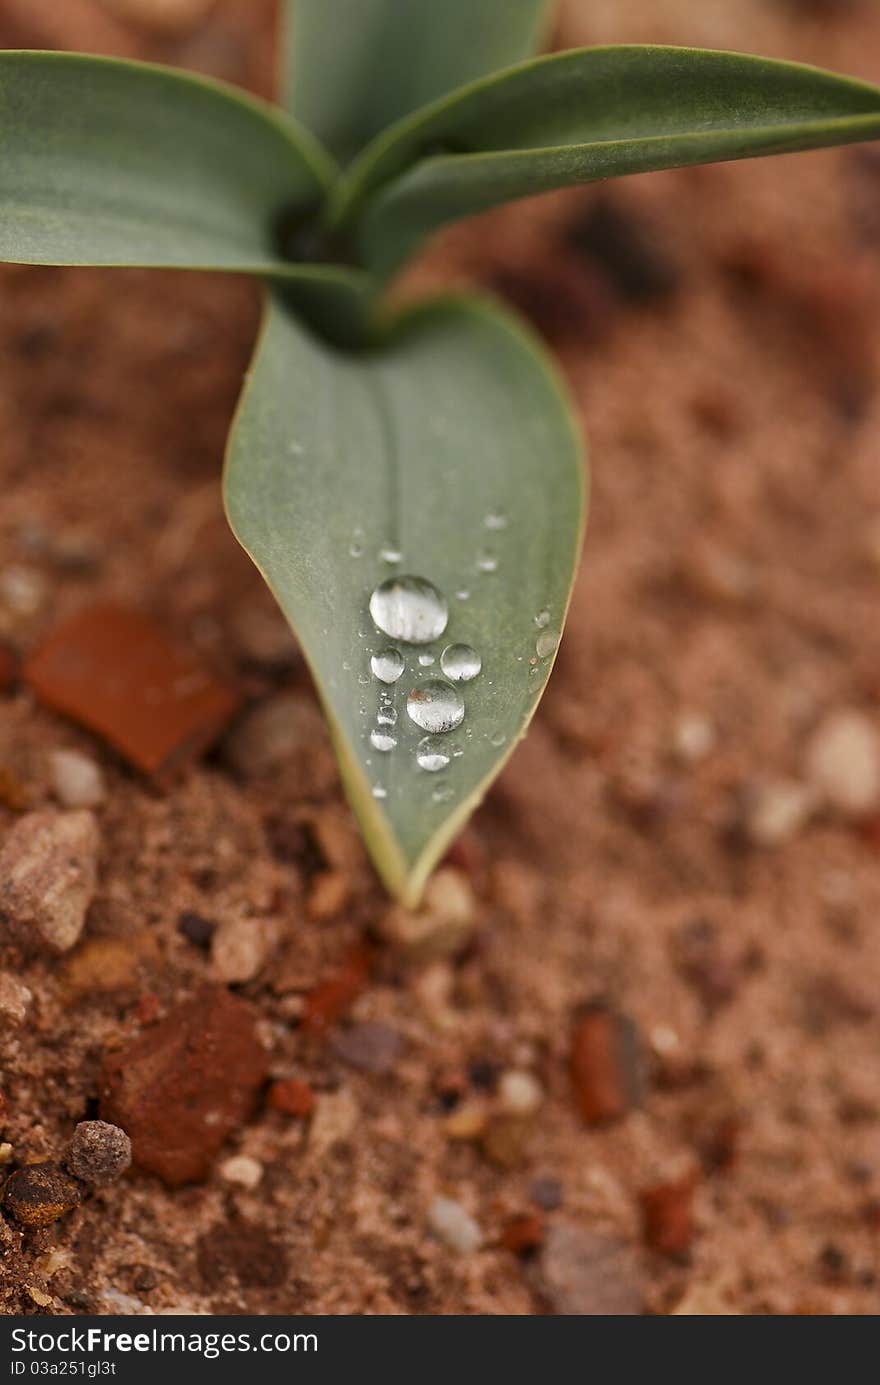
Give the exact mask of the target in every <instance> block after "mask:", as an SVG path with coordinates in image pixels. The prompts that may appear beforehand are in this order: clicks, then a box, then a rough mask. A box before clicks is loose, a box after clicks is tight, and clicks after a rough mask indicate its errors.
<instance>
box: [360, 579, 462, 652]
mask: <svg viewBox="0 0 880 1385" xmlns="http://www.w3.org/2000/svg"><path fill="white" fill-rule="evenodd" d="M370 615H371V616H372V617H373V621H374V623H375V624H376V625H378V627H379V629H380V630H381V631H382V632H383V633H384V634H386V635H390V636H391V638H392V639H393V640H405V641H406V643H407V644H429V643H430V642H431V640H436V639H439V638H440V636H441V635H442V634H443V631H444V630H445V629H446V622H447V620H448V619H449V609H448V607H447V605H446V598H445V597H444V596H442V595H441V593H440V592H438V590H437V588H436V587H435V586H434V584H433V583H432V582H428V581H427V580H426V579H425V578H424V577H388V578H387V579H386V580H385V581H384V582H380V584H379V586H378V587H377V588H376V589H375V591H374V592H373V595H372V596H371V597H370Z"/></svg>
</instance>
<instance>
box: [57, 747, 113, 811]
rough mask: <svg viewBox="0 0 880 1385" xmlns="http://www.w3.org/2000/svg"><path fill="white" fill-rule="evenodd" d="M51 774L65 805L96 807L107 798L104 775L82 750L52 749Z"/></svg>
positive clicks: (58, 794) (63, 806)
mask: <svg viewBox="0 0 880 1385" xmlns="http://www.w3.org/2000/svg"><path fill="white" fill-rule="evenodd" d="M49 777H50V780H51V784H52V793H53V794H54V795H55V797H56V798H57V800H58V802H59V803H60V804H61V806H62V808H97V807H98V805H99V804H100V803H103V801H104V797H105V789H104V776H103V775H102V774H101V771H100V769H99V767H98V766H97V765H96V764H95V762H94V760H91V759H89V757H88V755H83V754H82V752H81V751H79V750H53V751H52V754H51V755H50V756H49Z"/></svg>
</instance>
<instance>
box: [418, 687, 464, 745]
mask: <svg viewBox="0 0 880 1385" xmlns="http://www.w3.org/2000/svg"><path fill="white" fill-rule="evenodd" d="M406 710H407V712H408V714H409V717H410V720H411V721H414V722H415V724H416V726H420V727H421V728H422V730H423V731H433V732H435V733H437V732H444V731H452V730H453V729H454V727H456V726H460V725H461V723H462V720H463V719H464V698H463V697H462V695H461V693H460V692H459V691H458V688H455V687H453V685H452V684H451V683H446V682H444V680H443V679H442V678H432V679H431V680H430V681H429V682H427V683H423V684H421V686H420V687H418V688H412V689H411V691H410V693H409V695H408V697H407V699H406Z"/></svg>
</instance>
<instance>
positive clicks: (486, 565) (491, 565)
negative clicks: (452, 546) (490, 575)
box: [477, 553, 498, 572]
mask: <svg viewBox="0 0 880 1385" xmlns="http://www.w3.org/2000/svg"><path fill="white" fill-rule="evenodd" d="M477 567H478V568H479V569H480V572H496V571H497V569H498V559H497V558H496V557H495V556H494V555H493V554H492V553H481V554H480V556H479V558H478V559H477Z"/></svg>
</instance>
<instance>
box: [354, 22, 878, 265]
mask: <svg viewBox="0 0 880 1385" xmlns="http://www.w3.org/2000/svg"><path fill="white" fill-rule="evenodd" d="M878 137H880V89H878V88H877V87H873V86H870V85H868V84H867V83H864V82H856V81H852V80H850V79H848V78H844V77H838V76H835V75H834V74H833V73H829V72H823V71H821V70H820V69H818V68H813V67H805V66H802V65H800V64H796V63H785V62H775V61H772V60H770V59H765V58H754V57H749V56H746V55H744V54H740V53H718V52H704V51H701V50H699V49H690V48H656V47H639V46H622V47H611V48H592V49H581V50H576V51H572V52H568V53H561V54H557V55H554V56H551V57H547V58H540V59H537V60H536V61H534V62H531V63H525V64H523V65H521V66H520V67H517V68H513V69H511V70H510V71H508V72H502V73H498V74H497V75H496V76H494V77H490V78H488V79H486V80H485V81H482V82H478V83H475V84H473V85H472V86H470V87H468V88H466V89H465V90H462V91H460V92H456V93H453V94H452V95H451V96H449V97H448V98H446V99H445V100H443V101H438V102H437V103H435V104H434V105H433V106H431V107H429V108H428V109H427V110H424V111H421V112H418V113H417V114H416V115H414V116H412V117H411V118H410V119H408V120H404V121H401V122H400V123H399V124H398V125H396V126H395V127H394V128H393V129H391V130H389V131H388V132H387V133H386V134H385V135H383V136H381V137H380V138H379V139H377V140H376V141H374V143H373V144H372V145H371V146H370V148H369V149H367V150H366V151H365V152H364V154H363V156H362V157H361V159H360V160H359V161H358V163H357V164H356V165H355V166H354V167H353V168H352V170H351V172H350V174H349V176H348V177H347V178H346V179H344V180H343V181H342V182H341V183H340V184H339V185H338V187H337V193H336V196H335V210H334V218H335V220H336V222H337V223H339V224H341V225H346V226H348V227H349V228H351V227H354V228H355V229H356V232H357V240H358V243H359V246H360V250H361V254H362V258H363V259H364V261H365V262H366V263H367V264H368V265H369V266H370V267H371V268H372V269H373V270H374V271H375V272H377V273H380V274H383V275H384V274H388V273H390V272H391V271H393V270H394V269H395V268H396V267H397V266H398V265H399V264H400V263H401V262H402V261H403V260H404V259H405V258H406V257H407V256H408V255H409V254H411V253H412V252H413V250H414V249H415V248H416V247H417V246H418V244H419V242H420V241H421V240H422V239H423V238H424V237H425V236H427V235H429V234H430V233H431V232H432V231H434V230H436V229H437V228H438V227H439V226H442V225H443V224H445V223H446V222H449V221H454V220H456V219H457V218H459V217H463V216H469V215H471V214H472V213H474V212H480V211H484V210H486V209H487V208H489V207H494V206H497V205H498V204H499V203H502V202H507V201H510V200H511V199H513V198H517V197H526V196H531V195H532V194H535V193H540V192H546V191H548V190H549V189H551V188H558V187H565V186H568V185H570V184H575V183H587V182H591V181H593V180H595V179H597V178H609V177H613V176H616V175H618V174H623V173H640V172H647V171H649V170H652V169H661V168H672V167H676V166H680V165H685V164H698V163H712V162H716V161H718V160H723V159H741V158H750V157H753V156H756V155H759V154H780V153H785V152H787V151H793V150H802V149H817V148H820V147H823V146H827V145H835V144H848V143H854V142H856V141H859V140H868V139H876V138H878ZM444 148H445V152H442V151H443V150H444ZM438 149H440V150H441V152H440V153H439V154H438V153H437V152H436V151H437V150H438Z"/></svg>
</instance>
